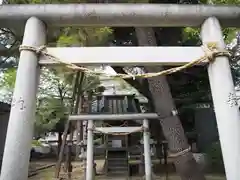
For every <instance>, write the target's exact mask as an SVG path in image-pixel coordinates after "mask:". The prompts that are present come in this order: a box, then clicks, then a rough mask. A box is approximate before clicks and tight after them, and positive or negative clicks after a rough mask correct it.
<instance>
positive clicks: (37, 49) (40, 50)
mask: <svg viewBox="0 0 240 180" xmlns="http://www.w3.org/2000/svg"><path fill="white" fill-rule="evenodd" d="M46 50H47V47H46V46H44V45H43V46H40V47H38V48H36V53H37V54H38V55H40V54H41V53H42V52H45V51H46Z"/></svg>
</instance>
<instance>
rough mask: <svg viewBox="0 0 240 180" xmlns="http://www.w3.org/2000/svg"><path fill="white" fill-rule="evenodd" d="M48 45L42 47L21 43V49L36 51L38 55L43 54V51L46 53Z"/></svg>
mask: <svg viewBox="0 0 240 180" xmlns="http://www.w3.org/2000/svg"><path fill="white" fill-rule="evenodd" d="M46 49H47V47H46V46H45V45H43V46H40V47H33V46H26V45H20V46H19V51H20V52H21V51H23V50H24V51H32V52H35V53H36V54H37V55H40V54H42V53H43V52H44V53H46Z"/></svg>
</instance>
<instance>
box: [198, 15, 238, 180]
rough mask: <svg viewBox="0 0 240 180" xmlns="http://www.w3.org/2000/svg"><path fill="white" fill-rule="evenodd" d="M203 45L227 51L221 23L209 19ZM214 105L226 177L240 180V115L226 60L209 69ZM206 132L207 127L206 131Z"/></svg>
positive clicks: (204, 31)
mask: <svg viewBox="0 0 240 180" xmlns="http://www.w3.org/2000/svg"><path fill="white" fill-rule="evenodd" d="M201 36H202V40H203V43H209V42H210V43H212V42H214V43H217V46H218V48H220V49H222V50H224V48H225V44H224V40H223V35H222V31H221V27H220V24H219V22H218V20H217V19H216V18H214V17H211V18H208V19H207V20H206V21H205V22H204V23H203V25H202V30H201ZM208 75H209V81H210V87H211V91H212V98H213V105H214V110H215V114H216V119H217V126H218V132H219V138H220V143H221V149H222V154H223V160H224V166H225V172H226V177H227V179H229V180H239V179H240V171H239V167H240V113H239V109H238V105H237V101H236V94H235V89H234V84H233V79H232V75H231V69H230V65H229V59H228V58H227V57H224V56H223V57H216V58H215V60H214V62H211V63H210V64H209V66H208ZM206 128H207V127H206Z"/></svg>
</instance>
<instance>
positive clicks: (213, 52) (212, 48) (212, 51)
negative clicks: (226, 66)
mask: <svg viewBox="0 0 240 180" xmlns="http://www.w3.org/2000/svg"><path fill="white" fill-rule="evenodd" d="M202 48H203V51H204V52H205V55H206V58H207V60H208V61H209V62H212V61H214V60H215V58H216V57H219V56H226V57H228V58H229V57H231V53H230V52H228V51H227V50H220V48H219V47H218V45H217V43H216V42H209V43H207V44H204V45H202Z"/></svg>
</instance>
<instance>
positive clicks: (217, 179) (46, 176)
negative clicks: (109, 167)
mask: <svg viewBox="0 0 240 180" xmlns="http://www.w3.org/2000/svg"><path fill="white" fill-rule="evenodd" d="M47 163H53V162H47ZM96 163H97V172H98V173H100V172H101V170H102V167H103V165H104V161H103V160H96ZM43 165H46V162H32V163H31V165H30V168H31V169H32V170H33V169H36V168H38V167H40V166H43ZM54 172H55V167H51V168H48V169H45V170H42V171H40V172H39V173H38V174H37V175H36V176H33V177H30V178H29V179H28V180H54V178H53V177H54ZM60 177H62V178H63V179H65V177H66V174H64V173H61V174H60ZM206 177H207V180H226V178H225V177H223V176H219V175H207V176H206ZM96 179H98V180H126V178H120V177H119V178H118V177H114V178H107V177H105V176H96ZM72 180H83V164H82V163H79V162H77V163H73V173H72ZM128 180H143V178H142V177H132V178H129V179H128ZM155 180H180V178H179V177H178V176H177V175H170V176H169V177H168V179H166V178H165V177H163V176H162V177H161V176H157V177H156V178H155Z"/></svg>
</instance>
